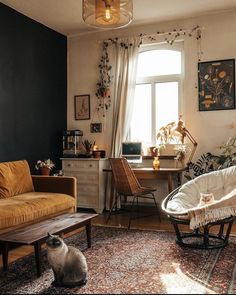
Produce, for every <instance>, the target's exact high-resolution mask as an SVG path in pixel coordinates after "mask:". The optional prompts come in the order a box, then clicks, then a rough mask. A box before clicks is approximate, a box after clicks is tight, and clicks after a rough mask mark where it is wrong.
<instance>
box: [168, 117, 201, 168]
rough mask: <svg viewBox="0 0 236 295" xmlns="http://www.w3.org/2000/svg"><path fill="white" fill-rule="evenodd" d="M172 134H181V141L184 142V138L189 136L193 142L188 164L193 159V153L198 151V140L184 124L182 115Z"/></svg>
mask: <svg viewBox="0 0 236 295" xmlns="http://www.w3.org/2000/svg"><path fill="white" fill-rule="evenodd" d="M171 133H172V136H180V138H181V143H182V144H184V138H185V137H186V136H187V138H188V139H189V140H190V141H191V143H192V144H193V149H192V151H191V154H190V156H189V159H188V162H187V165H188V164H189V163H190V162H191V161H192V158H193V155H194V153H195V151H196V148H197V142H196V140H195V139H194V138H193V136H192V135H191V134H190V132H189V131H188V129H187V128H186V127H185V126H184V122H183V120H182V117H181V116H180V118H179V121H178V123H177V126H176V127H173V128H172V130H171Z"/></svg>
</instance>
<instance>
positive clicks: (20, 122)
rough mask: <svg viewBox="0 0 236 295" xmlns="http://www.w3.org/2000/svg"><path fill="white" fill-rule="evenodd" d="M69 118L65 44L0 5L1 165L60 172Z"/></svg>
mask: <svg viewBox="0 0 236 295" xmlns="http://www.w3.org/2000/svg"><path fill="white" fill-rule="evenodd" d="M66 114H67V38H66V37H65V36H64V35H61V34H59V33H57V32H55V31H53V30H51V29H49V28H47V27H45V26H43V25H41V24H39V23H37V22H36V21H34V20H32V19H30V18H27V17H26V16H24V15H22V14H20V13H18V12H16V11H15V10H13V9H11V8H9V7H7V6H5V5H3V4H0V162H2V161H12V160H19V159H26V160H28V161H29V163H30V166H31V168H32V169H31V170H32V172H35V171H34V168H33V167H34V164H35V162H36V161H37V160H38V159H41V160H42V159H45V158H51V159H52V160H53V161H54V162H55V163H56V168H58V169H59V168H61V167H60V165H61V164H60V160H59V158H60V157H61V155H62V131H63V130H65V129H66Z"/></svg>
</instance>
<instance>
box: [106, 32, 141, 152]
mask: <svg viewBox="0 0 236 295" xmlns="http://www.w3.org/2000/svg"><path fill="white" fill-rule="evenodd" d="M140 43H141V42H140V37H130V38H126V39H118V40H117V42H111V43H109V48H108V50H109V56H110V64H111V65H112V69H113V71H112V72H113V73H112V74H113V95H112V103H113V108H112V109H113V116H112V126H111V128H112V132H111V156H112V157H118V156H120V154H121V143H122V142H123V141H125V140H127V137H128V132H129V127H130V123H131V119H132V111H133V104H134V92H135V85H136V73H137V61H138V52H139V45H140Z"/></svg>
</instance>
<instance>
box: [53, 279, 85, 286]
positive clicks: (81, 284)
mask: <svg viewBox="0 0 236 295" xmlns="http://www.w3.org/2000/svg"><path fill="white" fill-rule="evenodd" d="M87 281H88V280H87V279H84V280H81V281H79V282H63V283H61V284H60V285H56V284H55V286H56V287H64V288H75V287H82V286H84V285H86V284H87Z"/></svg>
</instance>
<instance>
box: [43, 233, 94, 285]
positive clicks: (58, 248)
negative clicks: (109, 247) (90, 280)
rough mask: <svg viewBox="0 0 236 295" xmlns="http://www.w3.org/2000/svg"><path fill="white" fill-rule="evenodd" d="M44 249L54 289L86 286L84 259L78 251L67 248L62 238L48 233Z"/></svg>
mask: <svg viewBox="0 0 236 295" xmlns="http://www.w3.org/2000/svg"><path fill="white" fill-rule="evenodd" d="M46 248H47V258H48V262H49V264H50V266H51V267H52V270H53V273H54V278H55V281H54V284H55V286H56V287H76V286H82V285H85V284H86V282H87V273H88V267H87V262H86V258H85V256H84V255H83V253H82V252H81V251H80V250H79V249H77V248H75V247H72V246H67V245H66V243H65V242H64V240H63V239H62V238H60V237H59V236H56V235H51V234H49V233H48V239H47V240H46Z"/></svg>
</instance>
